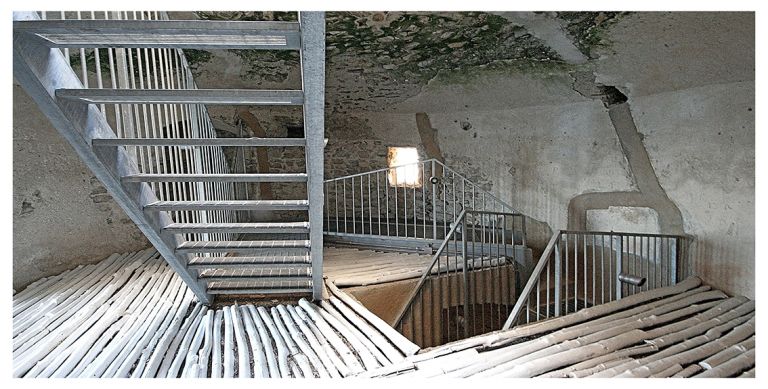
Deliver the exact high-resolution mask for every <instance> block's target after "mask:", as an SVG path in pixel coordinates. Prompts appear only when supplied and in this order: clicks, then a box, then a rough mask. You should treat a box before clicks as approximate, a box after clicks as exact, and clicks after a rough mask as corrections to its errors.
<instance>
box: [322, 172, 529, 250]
mask: <svg viewBox="0 0 768 389" xmlns="http://www.w3.org/2000/svg"><path fill="white" fill-rule="evenodd" d="M408 167H414V168H418V171H419V177H418V179H417V182H415V183H413V184H411V183H409V184H403V185H399V184H397V183H393V182H392V181H391V177H390V176H389V173H390V172H393V171H397V169H402V168H408ZM382 180H383V181H384V182H382ZM324 186H325V187H324V191H325V204H324V206H325V210H326V212H325V219H324V220H323V222H324V233H325V234H326V236H327V237H328V238H329V239H331V240H333V239H342V237H343V240H344V241H345V242H347V243H350V242H354V241H356V240H359V241H360V242H359V244H362V245H366V246H368V245H370V244H371V237H375V242H379V243H376V244H374V246H382V247H385V246H386V247H389V246H390V245H391V243H393V242H391V240H392V239H395V238H397V239H400V238H408V239H410V240H413V241H414V242H416V241H423V242H422V243H424V244H428V245H430V246H432V247H434V246H433V243H431V242H435V241H442V239H443V238H444V237H445V234H446V233H447V231H448V229H449V225H450V224H452V223H455V222H456V220H458V214H459V213H460V212H461V211H462V210H463V209H465V208H467V209H473V210H476V211H479V210H486V211H501V212H507V213H517V211H516V210H515V209H514V208H513V207H512V206H510V205H509V204H507V203H506V202H504V201H502V200H500V199H499V198H498V197H496V196H494V195H492V194H491V193H489V192H488V191H487V190H485V189H483V188H481V187H480V186H479V185H477V184H476V183H474V182H472V181H470V180H469V179H467V178H466V177H465V176H463V175H461V174H459V173H457V172H456V171H455V170H453V169H451V168H449V167H448V166H446V165H445V164H444V163H442V162H440V161H438V160H437V159H434V158H433V159H427V160H424V161H418V162H412V163H408V164H402V165H397V166H391V167H386V168H381V169H376V170H371V171H367V172H362V173H355V174H350V175H346V176H341V177H335V178H330V179H326V180H325V182H324ZM430 225H431V226H430ZM434 244H436V243H434Z"/></svg>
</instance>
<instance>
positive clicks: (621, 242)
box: [611, 236, 624, 300]
mask: <svg viewBox="0 0 768 389" xmlns="http://www.w3.org/2000/svg"><path fill="white" fill-rule="evenodd" d="M611 239H613V237H611ZM623 252H624V238H623V237H621V236H619V247H617V248H616V276H617V277H618V275H619V274H621V272H622V263H621V262H622V258H621V257H622V253H623ZM621 285H622V284H621V282H619V281H618V280H616V300H621V294H622V293H621V288H622V286H621Z"/></svg>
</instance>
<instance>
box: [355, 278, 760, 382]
mask: <svg viewBox="0 0 768 389" xmlns="http://www.w3.org/2000/svg"><path fill="white" fill-rule="evenodd" d="M359 376H360V377H398V378H426V377H443V378H459V377H499V378H506V377H510V378H511V377H521V378H522V377H594V378H596V377H654V378H657V377H754V376H755V303H754V301H752V300H750V299H747V298H745V297H741V296H737V297H729V296H727V295H726V294H725V293H723V292H721V291H718V290H714V289H712V288H710V287H709V286H707V285H704V284H703V283H702V281H701V280H700V279H699V278H697V277H691V278H688V279H686V280H684V281H683V282H680V283H678V284H677V285H674V286H671V287H665V288H658V289H653V290H649V291H646V292H641V293H638V294H635V295H632V296H629V297H625V298H623V299H621V300H618V301H614V302H610V303H606V304H600V305H596V306H592V307H589V308H585V309H581V310H579V311H577V312H575V313H571V314H569V315H565V316H561V317H558V318H551V319H548V320H542V321H539V322H534V323H531V324H528V325H522V326H518V327H512V328H511V329H509V330H500V331H495V332H491V333H488V334H484V335H479V336H475V337H472V338H467V339H463V340H459V341H456V342H452V343H448V344H444V345H441V346H437V347H434V348H429V349H423V350H421V351H420V352H419V353H417V354H415V355H412V356H409V357H407V358H406V359H405V360H403V361H401V362H399V363H395V364H392V365H388V366H385V367H381V368H377V369H374V370H370V371H366V372H363V373H361V374H359Z"/></svg>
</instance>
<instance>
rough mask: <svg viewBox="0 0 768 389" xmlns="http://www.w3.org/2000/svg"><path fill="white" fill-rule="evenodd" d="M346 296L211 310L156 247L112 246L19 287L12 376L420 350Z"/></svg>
mask: <svg viewBox="0 0 768 389" xmlns="http://www.w3.org/2000/svg"><path fill="white" fill-rule="evenodd" d="M337 293H343V292H339V291H337ZM341 297H344V298H341ZM344 300H349V299H348V298H347V296H340V297H339V298H337V297H334V298H332V299H330V300H329V301H324V302H322V304H315V303H312V302H309V301H307V300H305V299H302V300H300V301H299V302H298V304H293V305H291V304H283V305H277V306H272V307H268V306H254V305H250V304H246V305H229V306H223V307H221V308H218V309H215V310H214V309H209V307H207V306H204V305H202V304H200V303H199V302H197V300H196V298H195V296H194V294H193V293H192V292H191V291H190V290H189V289H188V288H187V287H186V285H185V284H184V283H183V282H182V281H181V279H180V278H179V277H178V276H177V275H176V273H175V272H174V271H173V269H171V268H170V267H169V266H168V265H167V263H166V262H165V261H164V260H163V259H162V258H161V257H160V256H159V254H158V253H157V252H156V251H155V250H154V249H147V250H144V251H140V252H135V253H128V254H115V255H112V256H111V257H109V258H107V259H105V260H104V261H101V262H99V263H96V264H92V265H85V266H79V267H77V268H75V269H72V270H69V271H66V272H64V273H62V274H59V275H56V276H52V277H47V278H44V279H41V280H38V281H36V282H34V283H32V284H31V285H29V286H28V287H27V288H25V289H24V290H22V291H19V292H18V293H15V294H14V296H13V375H14V377H243V378H246V377H331V378H335V377H345V376H351V375H355V374H359V373H361V372H363V371H366V370H370V369H375V368H377V367H382V366H387V365H391V364H392V363H396V362H399V361H401V360H403V359H404V357H405V355H406V354H413V353H414V352H415V351H416V350H418V346H416V345H414V344H412V343H410V342H407V340H405V338H403V337H398V335H399V334H394V335H393V334H392V333H391V332H392V331H384V332H382V331H380V330H379V329H378V328H381V326H380V325H379V326H378V327H377V325H376V324H377V323H374V322H373V321H372V320H370V319H369V320H366V319H365V317H364V316H366V315H368V314H370V312H367V311H365V312H363V311H361V309H364V308H362V307H361V306H359V305H357V304H355V302H354V301H351V302H349V303H345V302H344ZM360 313H362V315H361V314H360ZM385 330H386V328H385ZM404 341H405V342H404ZM404 350H405V351H404Z"/></svg>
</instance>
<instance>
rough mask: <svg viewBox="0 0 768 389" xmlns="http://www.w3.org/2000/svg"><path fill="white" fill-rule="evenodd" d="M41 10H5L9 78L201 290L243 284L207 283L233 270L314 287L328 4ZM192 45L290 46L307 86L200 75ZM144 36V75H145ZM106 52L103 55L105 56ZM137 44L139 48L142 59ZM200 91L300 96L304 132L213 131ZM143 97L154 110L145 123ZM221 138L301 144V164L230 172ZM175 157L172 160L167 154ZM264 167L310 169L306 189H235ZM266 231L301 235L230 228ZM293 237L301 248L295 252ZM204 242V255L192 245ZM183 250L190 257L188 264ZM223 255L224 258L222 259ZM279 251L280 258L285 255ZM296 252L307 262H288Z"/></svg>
mask: <svg viewBox="0 0 768 389" xmlns="http://www.w3.org/2000/svg"><path fill="white" fill-rule="evenodd" d="M46 14H48V15H50V14H51V12H47V13H46V12H43V13H36V12H17V13H14V25H13V65H14V73H13V74H14V77H15V79H16V80H17V81H18V82H19V84H20V85H21V86H22V88H23V89H24V90H25V91H26V92H27V93H28V94H29V95H30V97H31V98H32V99H33V100H34V101H35V102H36V103H37V105H38V107H39V108H40V110H41V111H42V112H43V113H44V114H45V115H46V116H47V117H48V119H49V120H50V121H51V123H52V124H53V126H54V127H55V128H56V129H57V130H58V131H59V133H60V134H61V135H62V136H64V138H65V139H67V141H68V142H69V143H70V144H71V145H72V147H73V148H74V149H75V151H76V152H77V154H78V155H79V157H80V158H81V159H82V160H83V162H84V163H85V164H86V165H87V166H88V167H89V168H90V169H91V171H92V172H93V173H94V175H95V176H96V177H97V178H98V179H99V180H100V181H101V182H102V184H103V185H104V187H105V188H106V189H107V191H108V192H109V193H110V194H111V195H112V197H113V198H114V200H115V201H116V202H117V203H118V204H119V205H120V206H121V207H122V208H123V210H125V212H126V214H127V215H128V216H129V217H130V218H131V219H132V220H133V221H134V222H135V223H136V225H137V226H138V228H139V229H140V230H141V231H142V232H143V233H144V234H145V235H146V236H147V238H148V240H149V241H150V242H151V243H152V244H153V245H154V246H155V248H156V249H157V250H158V252H160V254H161V255H162V256H163V258H164V259H165V260H166V261H167V262H168V263H169V264H170V265H171V267H172V268H173V269H174V270H175V271H176V272H177V273H178V274H179V275H180V276H181V278H182V279H183V280H184V282H185V283H186V284H187V285H188V286H189V287H190V289H191V290H192V291H193V292H194V293H195V295H196V296H197V297H198V299H199V300H200V301H201V302H203V303H210V302H211V300H212V295H213V294H221V293H223V294H232V293H237V292H238V290H233V289H227V288H222V289H219V290H212V289H211V285H214V284H216V282H218V283H220V284H221V283H222V281H233V282H236V283H238V282H239V283H241V284H242V282H243V281H242V280H245V281H253V282H255V284H253V282H252V283H251V284H248V282H246V283H245V284H243V285H244V286H243V288H242V289H241V290H240V291H241V292H243V293H248V292H249V291H258V292H259V293H297V292H304V293H309V292H311V293H312V297H313V298H314V299H316V300H317V299H321V298H322V287H323V282H322V258H323V257H322V256H323V251H322V250H323V232H322V220H323V148H324V91H325V16H324V13H323V12H300V13H299V21H298V22H251V21H249V22H226V21H204V20H173V21H172V20H167V19H168V17H167V15H166V14H164V13H157V12H154V16H153V13H152V12H147V13H146V14H145V13H144V12H140V13H137V12H133V13H132V16H131V13H130V12H104V13H98V14H103V16H102V17H100V18H99V17H97V13H94V12H90V18H87V16H86V18H85V19H83V18H81V12H77V13H76V14H77V16H76V18H71V17H70V18H66V17H65V14H64V12H61V18H60V19H57V20H51V18H46ZM85 14H86V15H87V14H88V13H85ZM46 19H47V20H46ZM150 19H152V20H150ZM94 48H97V49H96V50H94ZM188 48H194V49H282V50H298V51H299V52H300V62H301V75H302V90H291V91H276V90H268V91H259V90H242V89H235V90H224V89H222V90H218V89H198V88H197V87H196V85H195V84H194V80H193V79H192V76H191V73H190V72H189V67H188V64H187V62H186V59H185V57H184V55H183V53H182V51H181V49H188ZM77 50H79V52H80V61H81V62H80V70H81V71H82V77H78V74H77V72H76V70H75V68H74V67H73V65H72V64H71V63H70V62H71V59H70V58H71V57H70V51H71V52H73V53H77ZM85 50H92V51H91V52H92V53H93V56H94V57H95V61H96V66H95V68H96V69H95V71H96V73H97V77H98V88H97V87H95V86H94V85H93V81H91V85H90V87H89V78H90V77H89V74H88V72H87V67H88V61H89V60H90V59H88V58H86V55H85V52H86V51H85ZM132 50H133V51H132ZM142 50H143V53H144V55H145V58H144V59H145V61H144V62H145V64H146V72H147V75H146V80H147V86H148V88H144V78H143V75H142V69H143V66H144V64H142V60H141V55H142ZM148 50H149V51H148ZM104 52H106V53H107V54H108V59H107V57H106V56H104V57H100V54H103V53H104ZM150 53H151V54H152V56H151V61H152V66H151V68H153V69H154V70H155V73H154V88H152V85H153V82H152V79H151V78H150V74H149V73H150ZM156 53H157V59H156V55H155V54H156ZM132 54H136V55H137V56H138V57H137V58H136V59H137V66H136V68H137V69H135V68H134V66H133V65H134V62H133V61H134V57H132ZM164 56H165V57H164ZM99 61H102V64H103V63H106V62H107V61H108V62H109V72H110V73H111V76H112V88H105V87H103V85H102V74H101V71H102V70H101V67H100V66H99V64H100V62H99ZM163 61H165V62H163ZM158 64H160V66H159V68H160V69H159V70H158V69H157V67H158ZM163 67H165V69H163ZM174 67H175V70H176V73H174ZM136 70H138V72H139V82H138V83H137V81H136ZM164 72H165V73H164ZM158 73H159V75H160V77H159V78H160V84H162V85H161V86H160V87H158V85H160V84H158ZM173 76H175V77H176V80H175V81H176V84H175V85H174V80H172V77H173ZM166 78H167V79H166ZM204 104H219V105H222V104H223V105H286V104H287V105H301V106H302V107H303V115H304V129H305V138H304V139H281V138H269V139H266V138H238V139H217V138H216V137H215V131H213V127H212V124H211V123H210V118H208V115H207V111H206V110H205V108H204ZM147 106H149V111H150V113H151V115H152V116H151V117H152V120H151V128H152V135H151V136H149V127H150V123H149V120H148V118H149V116H148V115H147ZM161 106H162V107H163V110H164V111H163V110H161V109H160V107H161ZM105 107H109V109H107V108H105ZM177 107H178V111H177ZM169 108H170V109H169ZM155 109H157V110H156V111H155ZM142 110H143V116H142V115H141V113H142ZM113 112H114V114H115V117H114V119H113V118H112V117H111V114H112V113H113ZM163 112H165V123H166V127H164V128H163V127H162V119H161V116H162V113H163ZM168 112H170V113H171V116H170V117H171V118H174V119H175V118H177V116H176V115H177V114H178V117H181V118H182V119H183V120H182V121H181V122H178V123H180V124H177V123H176V122H174V123H171V121H170V120H169V119H168V118H169V116H168ZM155 113H157V116H158V118H157V123H158V125H157V127H158V128H157V130H159V136H158V131H156V128H155V116H154V115H155ZM142 118H143V121H142ZM184 120H186V121H184ZM142 126H144V127H143V131H144V134H142ZM181 127H183V128H181ZM164 131H165V133H164ZM205 131H207V132H205ZM180 134H181V135H180ZM190 135H191V136H190ZM222 146H230V147H274V146H281V147H283V146H286V147H304V148H305V155H306V166H307V171H306V174H304V173H300V174H269V173H261V174H234V173H233V172H231V171H230V168H229V166H228V165H227V163H226V159H225V158H224V154H223V151H222V149H221V147H222ZM158 148H160V149H162V148H166V149H168V155H167V156H166V155H165V154H164V152H163V153H162V158H161V157H160V155H159V153H160V152H159V151H158ZM171 150H174V151H173V152H172V151H171ZM184 150H186V153H184V152H182V151H184ZM153 151H154V153H153ZM152 156H154V158H155V160H154V161H151V157H152ZM182 156H184V157H182ZM173 164H177V165H179V166H178V167H176V168H174V167H173ZM182 165H186V167H184V166H182ZM169 170H170V171H169ZM263 181H269V182H296V183H306V185H307V197H308V198H307V199H306V200H304V199H299V200H251V199H248V200H242V199H236V197H235V193H234V185H235V183H240V182H263ZM242 210H299V211H301V212H306V214H307V220H306V221H305V222H301V223H284V222H281V223H269V222H258V223H250V221H249V222H244V221H241V220H237V214H236V212H237V211H242ZM267 231H269V232H276V233H281V232H282V233H287V234H295V233H299V234H304V235H305V236H308V239H298V240H297V238H290V240H285V241H274V240H272V238H270V240H266V241H263V240H253V241H236V240H233V239H232V237H233V236H236V235H237V234H239V233H244V232H251V233H257V234H258V233H264V232H267ZM222 238H223V239H224V240H222ZM281 242H282V243H281ZM282 250H289V251H286V252H283V251H282ZM296 250H300V251H301V250H303V254H302V253H298V254H297V253H296ZM232 252H238V253H258V254H259V255H261V256H262V259H263V257H267V259H264V260H261V261H254V260H253V258H259V257H253V256H249V257H240V258H243V259H242V260H238V259H237V258H238V257H236V256H234V257H231V256H229V255H231V253H232ZM200 253H202V256H200V255H196V254H200ZM281 257H285V258H282V259H286V260H285V261H283V260H282V259H281ZM228 258H232V259H231V260H229V259H228ZM269 258H272V260H270V259H269ZM296 258H303V259H300V260H296ZM287 259H291V260H290V261H289V260H287ZM190 262H194V263H195V265H194V266H190ZM230 262H231V263H230ZM219 264H224V265H223V266H221V267H217V266H219ZM286 264H287V266H288V267H285V268H283V266H284V265H286ZM270 265H274V267H271V268H270V267H269V266H270ZM301 265H304V266H307V267H306V268H304V269H303V270H302V269H301V268H297V266H301ZM206 266H208V267H206ZM238 266H242V267H238ZM310 266H311V268H310ZM198 272H199V273H198ZM284 276H285V277H284ZM281 277H283V278H290V279H298V280H300V281H299V282H297V283H294V284H285V285H283V287H275V285H278V286H279V284H277V283H276V281H275V280H278V279H282V278H281ZM212 280H216V282H212ZM209 282H211V283H210V284H209ZM223 285H229V284H227V283H223ZM296 285H301V287H298V288H297V287H296ZM307 285H310V287H307Z"/></svg>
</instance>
